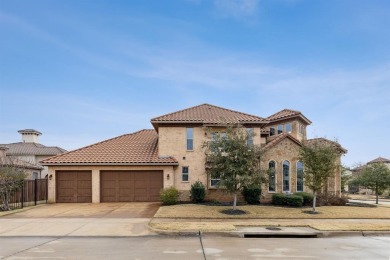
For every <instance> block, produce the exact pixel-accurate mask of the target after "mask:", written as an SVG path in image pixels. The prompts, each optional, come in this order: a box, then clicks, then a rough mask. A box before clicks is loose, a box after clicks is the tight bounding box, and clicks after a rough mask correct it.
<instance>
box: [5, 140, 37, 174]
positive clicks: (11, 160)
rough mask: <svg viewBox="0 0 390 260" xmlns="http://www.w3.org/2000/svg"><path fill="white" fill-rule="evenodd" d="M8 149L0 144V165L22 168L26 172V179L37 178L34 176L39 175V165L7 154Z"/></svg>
mask: <svg viewBox="0 0 390 260" xmlns="http://www.w3.org/2000/svg"><path fill="white" fill-rule="evenodd" d="M8 150H9V148H8V147H7V146H1V145H0V167H16V168H19V169H22V170H23V171H24V172H25V173H26V179H29V180H33V179H37V178H36V177H37V176H39V175H41V172H42V170H43V167H42V166H41V165H38V164H35V163H29V162H26V161H23V160H21V159H19V158H18V157H15V156H8V155H7V151H8Z"/></svg>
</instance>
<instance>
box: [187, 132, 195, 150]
mask: <svg viewBox="0 0 390 260" xmlns="http://www.w3.org/2000/svg"><path fill="white" fill-rule="evenodd" d="M192 150H194V128H187V151H192Z"/></svg>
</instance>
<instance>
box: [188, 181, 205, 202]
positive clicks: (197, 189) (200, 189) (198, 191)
mask: <svg viewBox="0 0 390 260" xmlns="http://www.w3.org/2000/svg"><path fill="white" fill-rule="evenodd" d="M205 196H206V188H205V186H204V184H203V183H201V182H200V181H196V182H195V183H194V184H192V185H191V200H192V201H193V202H195V203H199V202H203V201H204V197H205Z"/></svg>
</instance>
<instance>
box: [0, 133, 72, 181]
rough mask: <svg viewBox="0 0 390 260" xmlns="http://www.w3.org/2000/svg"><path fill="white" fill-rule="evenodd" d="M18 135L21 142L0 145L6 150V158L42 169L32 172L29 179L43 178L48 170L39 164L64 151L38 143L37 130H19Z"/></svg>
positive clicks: (38, 134)
mask: <svg viewBox="0 0 390 260" xmlns="http://www.w3.org/2000/svg"><path fill="white" fill-rule="evenodd" d="M18 133H19V134H20V135H21V142H15V143H8V144H0V146H3V147H7V148H8V149H7V156H8V157H12V158H17V159H18V160H20V161H24V162H27V163H29V164H31V165H37V166H38V167H40V168H42V170H41V171H39V172H38V171H34V172H33V173H32V174H31V175H30V174H29V179H41V178H45V176H46V175H47V173H48V168H47V167H46V166H45V167H42V165H40V163H39V162H40V161H41V160H44V159H46V158H48V157H51V156H53V155H57V154H61V153H64V152H66V150H65V149H62V148H60V147H58V146H46V145H43V144H41V143H40V142H39V136H40V135H42V133H41V132H39V131H37V130H34V129H23V130H19V131H18Z"/></svg>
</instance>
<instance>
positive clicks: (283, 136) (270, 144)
mask: <svg viewBox="0 0 390 260" xmlns="http://www.w3.org/2000/svg"><path fill="white" fill-rule="evenodd" d="M286 138H289V139H290V140H291V141H293V142H295V143H296V144H298V145H301V142H300V141H299V140H298V139H296V138H295V137H293V136H292V135H290V134H289V133H282V134H279V135H277V136H276V137H275V138H274V139H273V140H272V141H270V142H268V143H267V144H266V145H265V146H263V150H267V149H269V148H271V147H273V146H275V145H276V144H278V143H280V142H281V141H282V140H284V139H286Z"/></svg>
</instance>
